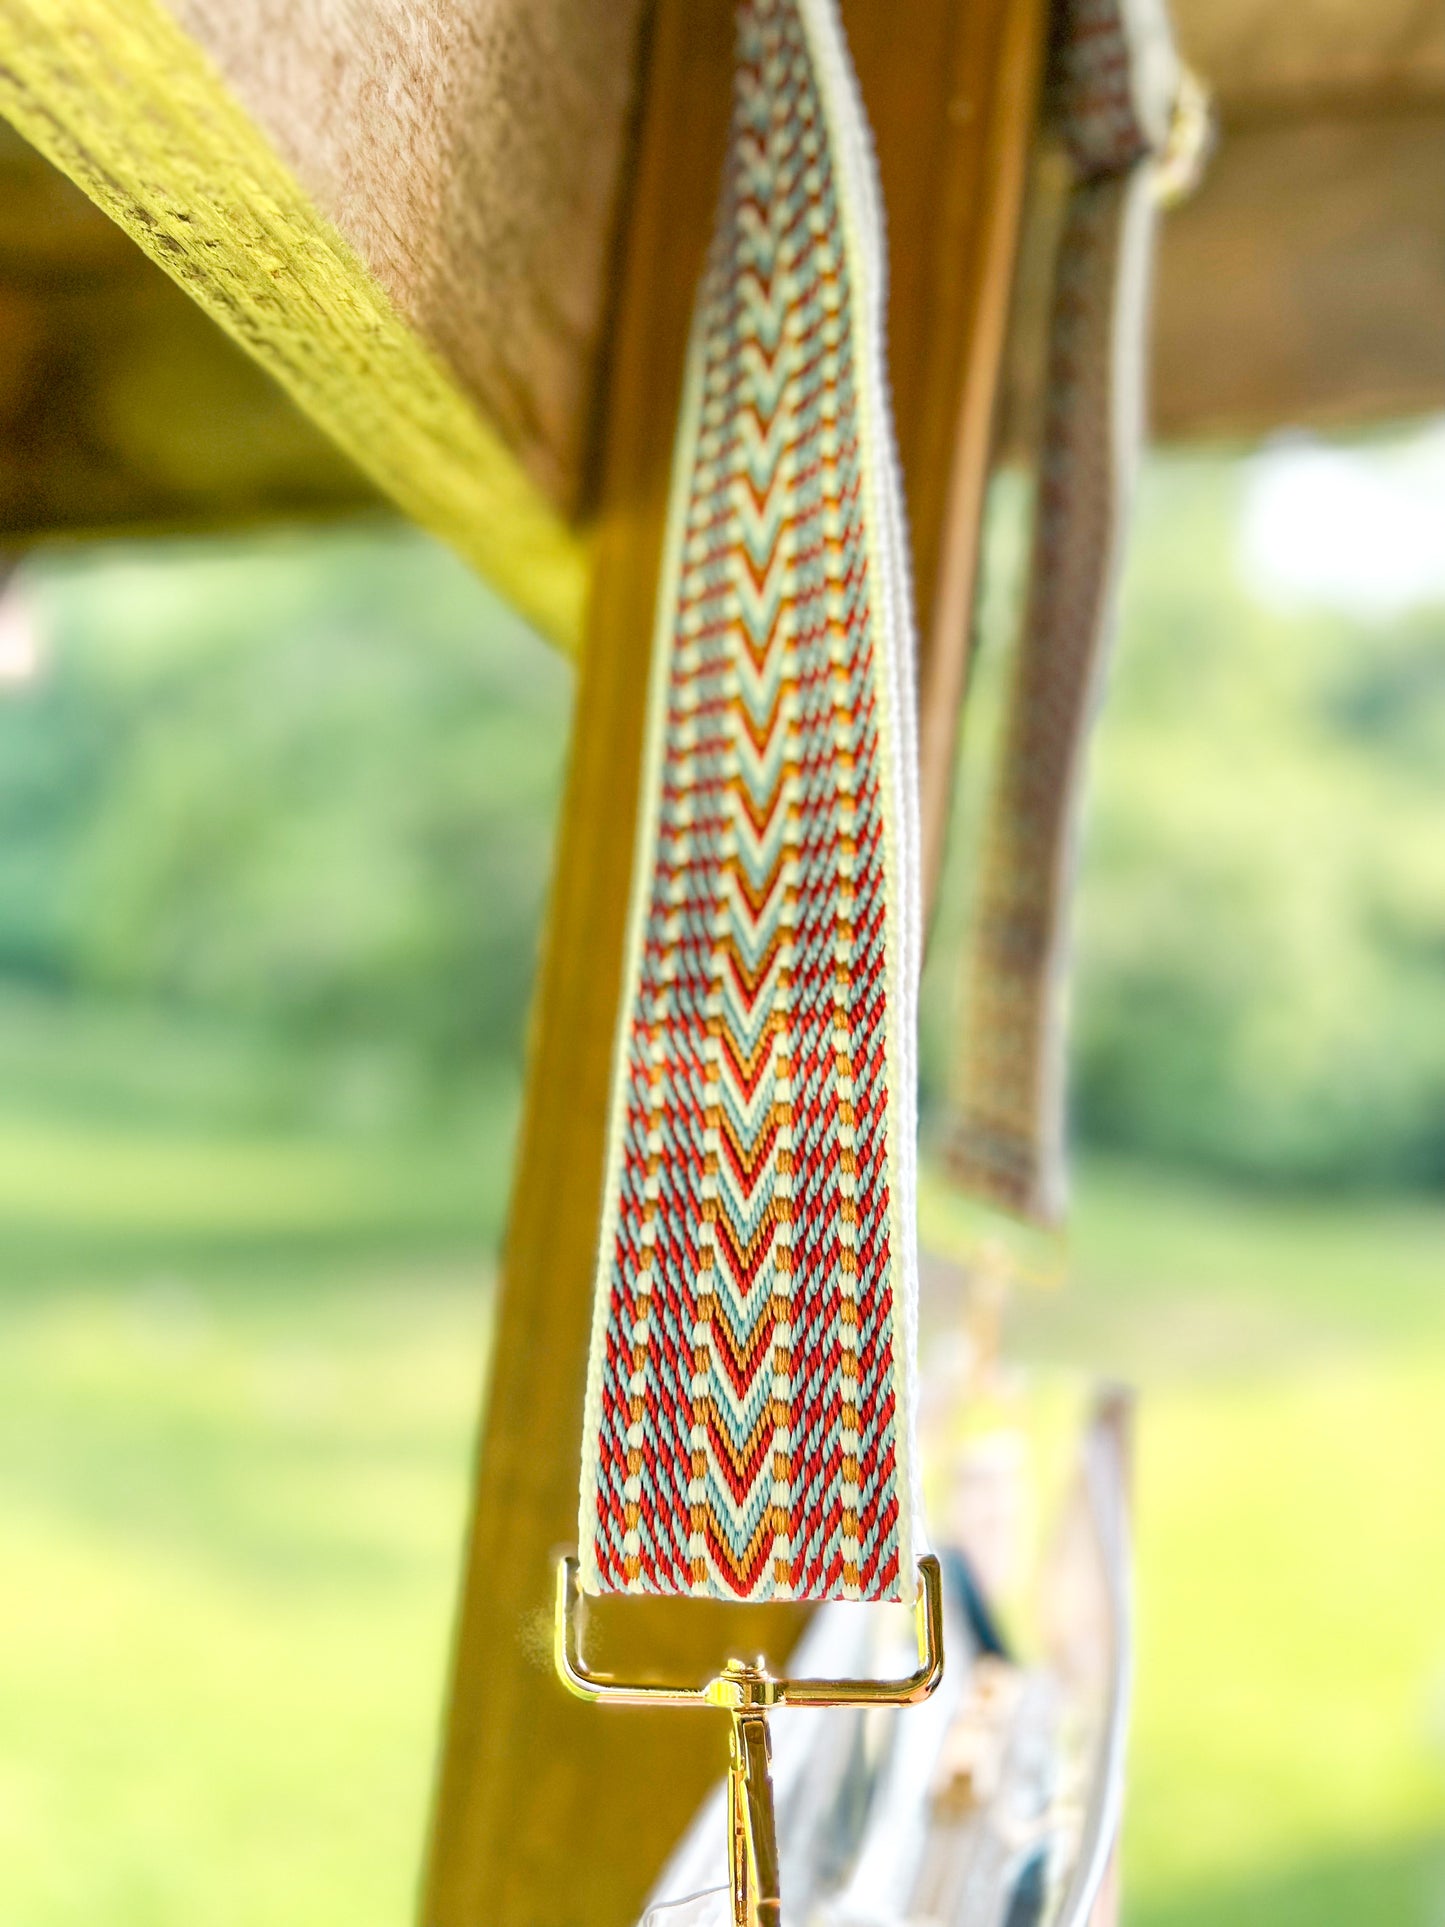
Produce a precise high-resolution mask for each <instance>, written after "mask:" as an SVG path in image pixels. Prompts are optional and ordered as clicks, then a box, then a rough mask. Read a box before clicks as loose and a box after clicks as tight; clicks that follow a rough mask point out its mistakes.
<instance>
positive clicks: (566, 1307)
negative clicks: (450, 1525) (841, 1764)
mask: <svg viewBox="0 0 1445 1927" xmlns="http://www.w3.org/2000/svg"><path fill="white" fill-rule="evenodd" d="M844 14H845V18H846V21H847V25H848V28H849V31H850V35H851V37H852V42H853V47H854V52H855V57H856V60H857V63H858V67H859V72H860V78H861V80H862V84H863V89H864V93H865V97H866V99H867V104H868V108H869V112H870V116H871V118H872V122H873V127H874V133H875V137H876V141H877V146H878V152H879V159H880V167H881V171H882V177H883V186H884V193H885V198H886V201H887V205H888V212H889V239H890V255H891V260H892V264H893V279H892V289H893V292H892V299H891V306H890V326H891V329H892V334H893V357H892V368H893V380H894V385H895V395H896V405H897V418H898V429H899V438H900V446H901V452H902V456H903V461H904V467H905V475H906V480H907V484H908V489H909V494H910V507H911V516H912V530H913V541H914V554H915V562H916V565H917V568H918V584H919V600H920V605H921V610H922V615H923V622H924V629H925V634H926V635H927V636H928V637H929V651H931V652H933V653H932V655H930V654H929V653H928V652H925V673H926V674H928V673H929V671H928V664H929V663H930V662H932V661H935V660H936V658H937V652H938V651H939V650H941V649H943V648H944V647H949V648H953V649H955V650H956V651H957V650H961V647H962V643H963V639H964V637H965V636H966V625H967V605H968V597H967V596H966V595H965V594H964V593H963V590H962V588H961V587H960V586H959V584H960V583H961V582H962V581H963V580H965V579H966V580H971V576H970V575H969V574H968V571H967V570H965V571H963V572H962V574H961V575H960V574H959V573H958V571H957V562H956V558H955V557H953V556H952V554H951V549H950V545H951V543H953V542H954V541H956V540H958V539H961V538H962V537H967V536H968V535H969V533H970V528H969V526H968V517H969V516H970V515H971V514H972V513H973V512H974V509H975V508H976V505H977V503H978V501H979V500H980V498H981V490H982V481H983V475H982V469H983V465H984V463H985V461H986V455H987V433H986V427H987V422H988V420H989V418H990V416H991V412H992V397H993V390H994V386H995V384H996V380H997V359H998V352H999V341H998V337H999V335H1000V334H1001V312H1002V306H1003V304H1004V303H1005V302H1006V300H1007V279H1008V272H1009V257H1010V252H1011V244H1010V243H1009V241H1008V237H1009V235H1010V234H1011V231H1012V230H1011V226H1010V222H1012V223H1013V224H1015V225H1016V220H1017V208H1016V205H1015V207H1014V212H1013V214H1012V216H1010V217H1009V218H1008V219H1002V218H1001V217H999V216H998V215H997V214H996V213H991V212H990V208H991V205H992V202H993V200H994V198H995V197H996V196H998V195H1000V194H1003V195H1005V196H1006V197H1012V200H1013V202H1014V203H1016V201H1017V197H1018V194H1019V192H1020V191H1021V184H1022V178H1023V171H1024V163H1025V156H1026V153H1027V149H1028V145H1029V140H1030V136H1031V130H1032V118H1033V95H1034V87H1035V84H1036V79H1037V69H1038V61H1039V55H1040V52H1041V48H1042V40H1043V32H1042V16H1041V10H1040V7H1039V4H1038V0H970V4H968V5H966V6H965V5H964V4H963V0H908V4H907V5H899V4H898V3H897V0H847V3H846V4H845V6H844ZM731 41H732V20H731V6H730V4H729V0H657V5H656V11H655V16H654V21H653V29H652V38H651V46H650V51H649V57H648V64H647V68H646V77H645V81H644V87H643V106H642V118H641V126H640V134H639V148H638V153H637V159H636V168H635V176H634V180H633V185H632V192H631V196H630V201H629V213H628V230H627V234H626V239H625V249H624V256H623V261H622V270H621V273H622V280H621V290H620V299H619V307H618V316H617V326H616V334H615V340H614V344H613V362H612V380H611V386H610V392H609V395H608V399H607V408H606V412H605V425H604V434H603V448H602V458H601V477H600V487H599V503H598V518H599V519H598V528H597V549H596V555H597V573H596V579H595V582H594V586H593V593H592V597H591V603H590V608H589V613H588V616H587V620H586V647H585V652H584V659H583V668H582V676H581V684H580V687H579V691H578V701H577V711H576V718H575V725H574V736H573V750H572V764H571V773H570V778H569V785H568V792H567V798H566V802H565V806H564V811H563V821H562V825H561V830H560V835H559V843H558V855H557V872H556V877H555V880H554V885H553V899H552V912H551V923H550V930H549V938H548V945H547V956H546V961H545V964H544V969H543V976H542V985H541V990H540V993H539V1001H538V1010H537V1020H536V1022H537V1028H536V1034H535V1039H534V1048H533V1058H532V1064H531V1071H530V1078H529V1088H528V1104H527V1112H526V1118H525V1121H524V1126H523V1135H522V1142H521V1147H520V1152H519V1161H518V1170H517V1178H516V1187H515V1191H514V1196H513V1205H512V1216H511V1224H510V1230H509V1235H508V1243H507V1251H506V1257H505V1263H504V1283H503V1287H502V1294H501V1303H500V1307H499V1312H498V1320H497V1327H496V1335H495V1339H494V1344H493V1370H492V1382H491V1389H490V1395H489V1403H488V1407H487V1413H486V1421H485V1426H484V1430H483V1437H482V1443H481V1459H480V1468H479V1475H478V1486H477V1498H476V1512H475V1517H474V1523H473V1529H472V1535H471V1544H470V1548H469V1553H468V1559H467V1569H466V1576H465V1583H464V1595H463V1602H462V1610H461V1618H460V1622H459V1630H458V1635H457V1647H456V1655H455V1670H454V1678H453V1684H452V1694H451V1703H450V1708H449V1714H448V1723H447V1731H446V1737H445V1745H444V1751H443V1758H442V1766H441V1775H440V1782H439V1788H438V1796H437V1803H436V1813H435V1826H434V1832H433V1837H432V1842H431V1850H430V1858H429V1864H428V1869H427V1875H426V1882H425V1896H424V1913H423V1918H424V1921H425V1924H426V1927H476V1923H477V1922H478V1921H487V1922H489V1923H498V1927H572V1924H573V1923H583V1922H586V1923H589V1924H590V1923H596V1924H597V1927H603V1924H604V1923H605V1924H606V1927H625V1924H627V1923H630V1922H632V1921H633V1920H634V1919H635V1918H636V1916H637V1913H638V1910H639V1908H640V1905H641V1902H642V1900H643V1898H644V1895H645V1893H646V1890H647V1888H648V1886H649V1884H650V1883H651V1881H652V1879H653V1878H654V1877H655V1875H656V1873H657V1871H658V1868H659V1867H660V1865H661V1862H662V1860H663V1859H664V1857H665V1856H666V1853H667V1852H668V1850H669V1848H670V1847H671V1845H672V1843H673V1842H674V1840H675V1839H676V1837H677V1835H678V1834H679V1832H680V1831H681V1829H682V1828H683V1826H684V1825H685V1824H686V1822H687V1820H688V1818H689V1816H690V1815H691V1813H692V1812H693V1810H694V1808H695V1807H696V1805H697V1803H698V1801H699V1800H700V1798H701V1797H702V1795H703V1793H704V1791H705V1789H706V1787H707V1786H708V1784H709V1782H710V1781H711V1780H713V1779H714V1778H715V1777H716V1776H717V1774H718V1772H719V1771H720V1768H721V1764H722V1754H721V1751H720V1748H721V1745H722V1735H721V1734H720V1732H718V1731H717V1730H716V1729H715V1727H714V1726H713V1724H712V1723H711V1722H709V1721H708V1720H706V1719H692V1718H687V1717H678V1716H676V1715H667V1714H661V1715H658V1714H652V1715H649V1714H646V1713H641V1712H638V1713H620V1712H615V1711H613V1710H612V1709H606V1710H604V1709H599V1708H595V1707H585V1706H580V1705H578V1704H577V1703H575V1702H573V1701H571V1700H569V1699H568V1698H567V1696H566V1695H565V1694H564V1693H563V1691H562V1689H561V1688H560V1687H559V1686H558V1685H557V1683H556V1681H555V1679H554V1678H553V1677H552V1672H551V1664H550V1657H549V1646H548V1639H549V1611H550V1601H551V1585H552V1566H553V1556H554V1552H555V1549H556V1548H557V1547H558V1546H560V1545H564V1544H567V1543H570V1542H571V1541H572V1539H573V1537H574V1535H575V1520H576V1479H577V1463H578V1454H579V1443H580V1429H581V1410H582V1393H583V1382H584V1377H585V1369H586V1352H587V1334H588V1326H589V1319H590V1301H591V1289H592V1273H593V1265H594V1260H595V1248H596V1224H597V1215H598V1209H599V1204H600V1196H599V1193H600V1188H601V1175H602V1165H603V1145H604V1133H605V1125H606V1113H607V1095H608V1082H609V1076H610V1069H611V1053H612V1041H613V1031H614V1025H615V1011H616V1003H617V997H618V993H619V983H620V976H621V964H622V948H623V935H624V922H625V915H626V902H627V894H628V885H629V880H630V867H631V857H632V843H633V830H634V820H635V814H636V804H637V795H636V790H637V776H638V765H639V759H640V753H641V735H642V717H643V702H644V693H645V682H646V670H647V655H648V645H649V642H650V638H651V633H652V623H653V601H654V595H655V583H656V575H657V569H658V561H659V554H660V549H661V540H662V525H663V519H664V512H665V506H666V494H667V483H668V475H669V466H670V461H671V455H672V437H673V427H674V419H675V413H676V406H677V398H678V394H679V390H680V385H681V370H682V362H683V354H684V347H685V340H686V335H687V329H688V324H689V320H690V316H691V308H692V300H693V293H694V289H695V287H696V282H697V277H698V272H699V269H700V267H701V263H702V259H703V255H704V251H705V246H706V240H707V234H708V229H709V226H710V222H711V213H712V206H713V201H714V197H715V194H716V189H717V182H718V178H719V173H720V169H721V164H722V155H723V148H724V143H725V134H726V117H727V112H728V105H729V91H730V73H731ZM1001 66H1002V67H1004V68H1005V69H1006V71H1000V68H1001ZM979 276H983V277H985V278H987V279H988V280H989V283H990V285H989V286H988V288H987V289H986V290H980V289H978V288H976V287H975V285H974V283H975V280H976V278H977V277H979ZM995 283H1001V285H995ZM978 384H982V387H981V389H980V388H979V387H978V386H977V385H978ZM961 451H962V453H961ZM961 461H964V462H966V464H970V465H972V466H970V467H969V468H968V473H967V475H966V476H965V477H964V479H963V480H960V462H961ZM970 567H971V564H970ZM950 571H953V573H952V574H951V573H950ZM943 582H949V583H952V584H953V587H952V588H951V591H950V593H951V595H952V597H953V601H952V603H949V604H947V605H946V606H949V607H951V608H953V609H954V611H955V619H956V623H957V633H956V634H945V632H944V629H943V628H942V627H941V626H940V623H941V616H940V613H939V612H940V611H941V610H942V609H943V608H944V606H945V598H944V597H943V596H942V595H941V593H940V586H939V585H940V583H943ZM959 660H960V661H961V657H959ZM956 673H957V671H956V669H955V670H953V671H950V674H956ZM938 735H939V740H941V741H943V742H945V743H946V744H951V740H952V723H951V719H950V721H949V724H948V727H947V728H946V729H944V730H942V731H940V732H939V733H938ZM747 1612H748V1621H747V1624H748V1630H747V1631H746V1633H745V1632H744V1631H743V1630H742V1613H741V1611H740V1609H738V1608H729V1607H726V1606H708V1605H706V1604H704V1603H702V1602H697V1601H691V1600H688V1601H660V1602H652V1601H638V1600H631V1599H627V1600H619V1601H610V1602H605V1607H604V1609H602V1610H600V1611H598V1612H597V1613H596V1620H597V1621H598V1622H600V1623H599V1624H597V1625H596V1627H595V1630H594V1631H593V1632H590V1633H589V1638H593V1639H595V1642H596V1644H597V1645H598V1647H599V1648H600V1650H601V1652H602V1654H603V1655H604V1657H605V1658H610V1659H611V1661H612V1663H614V1664H615V1665H617V1666H618V1667H622V1666H628V1667H629V1668H630V1667H632V1666H635V1665H637V1664H638V1663H639V1662H641V1663H644V1664H646V1663H651V1664H652V1665H653V1666H654V1667H656V1668H657V1669H659V1670H665V1671H668V1672H672V1673H675V1674H676V1675H678V1676H681V1677H684V1678H687V1677H698V1678H700V1677H703V1676H704V1675H705V1673H706V1672H707V1671H708V1670H709V1669H711V1668H712V1667H715V1666H716V1665H717V1664H718V1663H719V1662H720V1661H721V1660H722V1659H723V1658H725V1657H726V1655H727V1653H728V1652H729V1651H731V1650H733V1649H735V1648H736V1647H737V1646H738V1645H739V1642H740V1641H741V1642H742V1644H743V1646H745V1647H746V1649H747V1650H749V1651H752V1650H755V1649H756V1648H757V1647H758V1646H760V1645H761V1646H765V1647H766V1648H767V1649H768V1650H770V1651H771V1652H772V1653H773V1654H774V1655H776V1656H778V1657H781V1656H782V1655H783V1654H784V1653H785V1652H786V1649H787V1647H788V1645H789V1644H790V1643H791V1640H792V1637H793V1635H794V1632H795V1630H796V1628H797V1626H798V1624H799V1620H798V1615H797V1610H796V1609H790V1608H767V1609H762V1608H755V1609H747Z"/></svg>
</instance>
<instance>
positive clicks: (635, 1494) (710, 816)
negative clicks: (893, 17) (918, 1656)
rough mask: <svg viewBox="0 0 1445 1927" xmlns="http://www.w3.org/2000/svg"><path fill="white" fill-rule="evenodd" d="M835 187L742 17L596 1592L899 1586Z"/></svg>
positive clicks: (780, 1) (782, 27)
mask: <svg viewBox="0 0 1445 1927" xmlns="http://www.w3.org/2000/svg"><path fill="white" fill-rule="evenodd" d="M845 185H846V184H845V183H844V182H843V181H841V180H840V169H839V166H838V164H837V162H836V160H835V156H834V154H833V152H832V143H831V141H830V134H829V128H828V125H827V122H826V119H825V112H824V101H823V98H822V92H821V89H820V86H819V81H818V77H817V73H816V71H815V64H814V54H813V50H812V48H811V46H810V42H809V35H808V29H807V27H806V24H805V22H804V20H803V18H802V17H801V11H800V7H799V5H798V4H797V0H745V4H744V5H743V6H742V7H741V8H740V15H739V61H738V69H737V78H736V86H735V98H734V112H733V123H732V137H731V144H730V151H729V158H728V163H727V170H726V175H725V179H724V186H723V194H722V201H721V206H720V209H719V215H718V223H717V230H716V234H715V239H714V246H713V252H712V257H711V262H710V266H709V271H708V275H707V277H706V280H705V282H704V286H703V289H702V291H701V294H700V297H699V313H698V319H697V324H696V330H695V338H694V346H693V363H692V373H691V378H690V379H691V383H692V390H691V402H690V406H689V407H688V408H687V409H686V410H685V413H684V426H683V429H682V431H681V432H682V433H683V435H684V436H689V435H690V436H691V438H692V439H691V443H690V446H689V447H688V450H687V460H686V462H685V463H684V465H683V472H684V475H685V479H684V480H683V481H682V482H681V483H680V484H679V486H680V487H682V488H683V489H684V491H685V494H684V499H683V501H682V502H681V503H680V504H679V510H680V513H681V547H680V555H679V557H678V561H677V569H676V581H675V585H674V589H675V593H674V595H673V600H672V603H671V606H670V612H669V615H668V618H667V625H668V626H667V655H666V660H665V662H664V663H663V664H662V665H660V667H659V669H658V670H656V671H655V672H654V673H661V674H662V675H663V676H664V677H665V683H664V684H663V686H662V688H661V690H660V691H659V692H658V693H657V694H656V695H655V697H654V723H655V728H656V729H657V730H658V731H659V732H660V736H661V742H660V746H659V749H658V751H657V756H658V779H657V783H656V790H655V798H654V802H653V807H654V809H655V823H654V833H653V836H652V841H651V847H650V854H649V858H648V863H647V867H646V868H645V870H644V874H643V876H642V878H641V879H640V880H639V882H638V883H637V884H635V886H634V887H636V888H640V889H642V890H643V891H645V893H646V894H645V902H644V905H643V908H642V911H641V913H640V914H641V917H642V923H641V928H640V933H639V940H638V942H637V945H636V952H635V957H634V963H633V977H632V981H631V983H630V985H629V988H628V995H629V1003H628V1006H627V1019H626V1030H625V1034H624V1039H623V1044H622V1053H623V1054H622V1059H621V1067H620V1072H619V1074H620V1076H621V1078H622V1080H623V1088H622V1090H621V1092H620V1093H619V1096H618V1110H617V1117H616V1122H615V1126H614V1129H615V1132H616V1134H617V1141H616V1142H615V1143H614V1146H613V1155H612V1159H611V1167H610V1168H611V1172H612V1175H611V1177H610V1179H609V1184H610V1186H611V1195H610V1197H609V1200H608V1217H607V1220H606V1222H607V1224H608V1227H609V1229H608V1233H607V1236H606V1239H605V1243H604V1250H603V1253H602V1275H601V1278H600V1280H599V1291H600V1292H601V1293H603V1294H605V1303H604V1307H603V1311H602V1314H601V1316H600V1318H599V1324H598V1336H597V1344H596V1348H595V1352H594V1358H593V1376H592V1385H591V1389H590V1392H589V1427H590V1428H591V1434H590V1436H589V1439H588V1442H587V1450H588V1452H589V1463H588V1468H587V1471H588V1475H589V1476H587V1477H585V1478H584V1500H583V1519H582V1536H583V1572H584V1582H585V1583H587V1584H589V1585H590V1586H592V1587H593V1588H595V1589H598V1590H624V1591H642V1592H666V1593H678V1592H693V1593H707V1594H713V1595H717V1596H722V1597H726V1598H746V1599H763V1598H770V1597H773V1598H787V1597H798V1598H831V1597H848V1598H884V1597H894V1596H898V1594H899V1593H900V1591H901V1590H902V1589H903V1588H902V1584H901V1579H900V1570H901V1567H900V1561H901V1557H902V1554H903V1549H904V1548H903V1541H904V1536H905V1535H904V1531H903V1527H904V1523H905V1522H904V1521H903V1519H902V1517H901V1499H900V1492H899V1486H900V1477H899V1452H898V1441H899V1437H900V1435H901V1420H900V1412H899V1402H900V1396H901V1388H900V1387H899V1386H898V1385H897V1384H896V1383H895V1373H894V1357H895V1324H896V1321H897V1308H896V1306H895V1296H896V1276H895V1274H896V1270H897V1266H896V1261H895V1254H894V1253H893V1251H892V1249H891V1240H890V1231H889V1223H890V1218H889V1210H890V1183H891V1177H890V1169H891V1167H890V1156H889V1145H888V1128H889V1127H888V1116H889V1101H888V1100H889V1092H888V1084H889V1071H888V1062H887V1056H886V1051H885V1044H884V1039H885V1027H886V1025H887V1023H888V1022H889V1021H890V1019H891V1013H890V1009H889V999H890V996H891V995H892V992H891V990H890V985H891V983H892V981H893V977H894V974H896V971H897V969H898V963H897V959H895V958H892V957H890V955H889V954H888V942H887V937H888V928H887V917H886V914H885V904H886V893H887V891H888V889H889V888H890V887H891V884H890V879H889V877H888V874H887V867H886V852H885V842H886V839H885V835H884V795H883V788H882V776H881V768H882V757H881V753H880V704H879V696H878V691H879V681H878V679H879V677H880V676H881V675H882V674H883V673H884V668H885V665H884V663H883V661H882V650H883V648H884V646H885V642H886V639H885V638H883V637H882V635H881V633H880V631H881V626H882V625H881V622H880V616H879V591H878V585H877V583H876V582H875V581H874V580H873V574H874V571H875V569H876V563H875V562H874V561H872V560H871V559H870V544H869V540H868V530H867V527H866V525H865V502H866V501H867V500H869V499H872V498H871V497H870V496H869V495H868V493H867V491H866V490H865V487H864V473H863V454H862V449H861V446H860V443H861V433H860V416H859V393H858V390H859V382H860V379H861V376H860V355H859V350H858V342H857V338H856V337H857V330H858V317H857V315H856V314H855V307H856V304H857V301H858V299H859V296H858V292H857V271H856V270H857V264H855V263H853V262H850V259H849V255H848V248H847V244H846V238H845V229H844V224H843V221H842V218H841V209H840V195H841V193H842V191H843V188H844V186H845ZM675 513H678V510H675ZM659 697H660V700H659ZM910 1578H911V1574H910Z"/></svg>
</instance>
